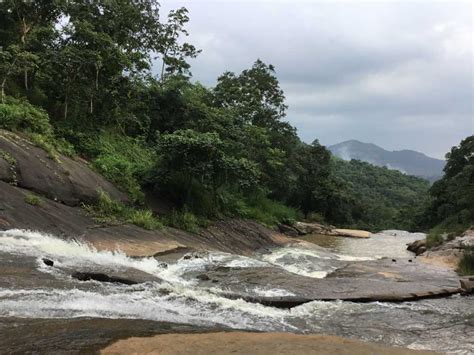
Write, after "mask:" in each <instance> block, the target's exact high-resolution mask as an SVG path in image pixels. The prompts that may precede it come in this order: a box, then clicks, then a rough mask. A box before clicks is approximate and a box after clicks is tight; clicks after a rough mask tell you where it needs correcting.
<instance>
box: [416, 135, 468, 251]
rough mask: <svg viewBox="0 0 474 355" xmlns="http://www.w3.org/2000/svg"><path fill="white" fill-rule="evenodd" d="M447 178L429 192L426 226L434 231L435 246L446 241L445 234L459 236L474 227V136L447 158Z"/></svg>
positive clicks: (431, 240)
mask: <svg viewBox="0 0 474 355" xmlns="http://www.w3.org/2000/svg"><path fill="white" fill-rule="evenodd" d="M446 160H447V163H446V167H445V168H444V176H443V178H442V179H441V180H438V181H436V182H435V183H434V184H433V186H432V187H431V189H430V195H431V196H432V202H431V204H430V205H429V207H428V209H427V211H426V213H425V216H424V217H425V219H424V223H425V224H426V225H428V226H430V227H434V228H433V229H432V230H431V233H430V238H429V241H430V243H431V244H432V245H436V244H439V243H441V242H442V241H443V238H442V234H443V233H445V232H452V233H454V234H459V233H461V232H463V231H464V230H466V228H467V227H469V226H471V225H473V224H474V136H469V137H467V138H466V139H464V140H463V141H462V142H461V143H460V144H459V146H456V147H453V148H452V149H451V151H450V152H449V153H447V154H446Z"/></svg>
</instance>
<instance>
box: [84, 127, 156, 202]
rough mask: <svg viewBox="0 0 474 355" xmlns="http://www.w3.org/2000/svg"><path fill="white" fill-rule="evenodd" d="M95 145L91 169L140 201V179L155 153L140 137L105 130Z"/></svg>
mask: <svg viewBox="0 0 474 355" xmlns="http://www.w3.org/2000/svg"><path fill="white" fill-rule="evenodd" d="M97 148H98V151H99V154H98V156H97V157H96V158H95V159H94V161H93V166H94V168H95V169H96V170H97V171H98V172H100V173H101V174H102V175H104V176H105V177H106V178H107V179H109V180H110V181H111V182H113V183H115V184H117V185H118V186H119V187H120V188H121V189H123V190H124V191H125V192H127V193H128V195H129V196H130V198H132V199H133V200H134V201H138V202H142V201H143V193H142V191H141V182H142V180H143V179H144V177H145V175H146V174H147V173H148V172H149V171H150V170H151V169H152V168H153V167H154V165H155V163H156V155H155V153H154V152H153V151H152V150H150V149H148V148H146V147H145V144H144V143H143V142H142V141H141V140H139V139H134V138H130V137H125V136H122V135H118V134H114V133H107V132H106V133H103V134H101V135H100V137H99V139H98V141H97Z"/></svg>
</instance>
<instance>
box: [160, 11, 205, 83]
mask: <svg viewBox="0 0 474 355" xmlns="http://www.w3.org/2000/svg"><path fill="white" fill-rule="evenodd" d="M188 21H189V17H188V10H187V9H186V8H184V7H181V8H179V9H177V10H171V11H170V12H169V14H168V21H167V23H166V24H163V26H162V31H161V40H160V41H158V42H157V46H156V51H157V52H158V54H159V55H161V61H162V64H161V75H160V81H161V83H162V84H163V82H164V80H165V78H166V75H165V73H166V74H167V75H171V74H176V73H177V74H180V75H183V74H185V73H187V72H188V71H189V68H190V65H189V64H188V63H187V62H186V58H195V57H196V56H197V55H198V54H199V53H200V52H201V51H200V50H197V49H196V48H195V47H194V46H193V45H191V44H189V43H186V42H185V43H180V42H179V41H178V40H179V38H182V37H183V36H188V32H187V31H186V29H185V28H184V26H185V25H186V23H188Z"/></svg>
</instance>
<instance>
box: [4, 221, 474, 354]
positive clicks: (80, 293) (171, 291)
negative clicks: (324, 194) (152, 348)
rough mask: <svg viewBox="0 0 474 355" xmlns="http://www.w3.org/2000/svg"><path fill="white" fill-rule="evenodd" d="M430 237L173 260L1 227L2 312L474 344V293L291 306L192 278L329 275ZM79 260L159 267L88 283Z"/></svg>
mask: <svg viewBox="0 0 474 355" xmlns="http://www.w3.org/2000/svg"><path fill="white" fill-rule="evenodd" d="M422 237H423V235H421V234H409V233H406V232H400V231H387V232H383V233H381V234H378V235H375V236H373V237H372V238H371V239H367V240H361V239H349V238H334V237H326V238H323V237H321V236H310V237H307V238H306V239H307V240H308V241H312V242H313V243H316V244H318V245H319V246H316V245H315V246H314V247H309V248H308V247H291V248H281V249H278V250H275V251H273V252H272V253H267V254H261V255H254V256H253V257H242V256H236V255H231V254H226V253H209V254H205V255H204V256H203V257H199V258H181V259H180V260H178V261H177V262H176V263H172V264H169V265H168V266H166V265H164V264H163V263H162V262H161V261H160V260H157V259H155V258H140V259H137V258H130V257H127V256H126V255H124V254H122V253H120V252H116V253H113V252H105V251H97V250H95V249H93V248H91V247H90V246H88V245H86V244H83V243H81V242H77V241H65V240H62V239H59V238H56V237H54V236H50V235H45V234H41V233H36V232H30V231H23V230H10V231H6V232H0V260H1V262H2V265H3V267H4V270H6V271H4V275H2V274H0V276H2V278H3V280H1V279H0V318H3V319H5V318H9V317H11V318H27V319H33V318H78V317H94V318H111V319H119V318H125V319H143V320H151V321H166V322H174V323H184V324H192V325H196V326H212V327H214V326H220V327H230V328H236V329H246V330H261V331H291V332H300V333H324V334H334V335H340V336H345V337H352V338H356V339H362V340H366V341H372V342H379V343H383V344H388V345H398V346H405V347H409V348H412V349H433V350H438V351H445V352H451V353H460V354H470V353H474V298H473V297H462V296H452V297H449V298H442V299H431V300H421V301H417V302H404V303H384V302H373V303H353V302H342V301H333V302H322V301H313V302H310V303H306V304H303V305H301V306H298V307H294V308H292V309H289V310H287V309H277V308H273V307H267V306H263V305H259V304H255V303H248V302H246V301H243V300H241V299H237V300H231V299H227V298H225V297H223V296H221V294H222V292H223V291H225V290H221V289H219V287H218V285H213V286H212V287H201V286H199V285H198V282H197V280H196V279H195V278H190V277H187V274H189V273H192V272H196V271H203V270H206V269H207V268H209V266H224V267H228V268H234V267H240V268H245V267H253V268H258V267H263V266H268V265H277V266H279V267H282V268H284V269H286V270H287V271H289V272H291V273H295V274H300V275H305V276H309V277H315V278H321V277H324V276H325V275H326V274H327V273H329V272H331V271H332V270H335V269H336V268H337V267H339V266H340V265H342V264H343V263H347V262H349V261H357V260H370V259H374V258H380V257H404V256H410V254H409V253H408V252H406V250H405V248H406V243H408V242H410V241H413V240H416V239H419V238H422ZM44 257H46V258H49V259H51V260H54V262H55V267H53V268H51V267H48V266H46V265H45V264H44V263H43V261H42V258H44ZM30 269H31V270H32V271H28V272H25V270H30ZM78 269H79V270H83V269H94V270H98V269H100V270H106V271H108V272H111V271H115V272H117V271H123V272H130V270H134V272H140V273H141V275H148V276H150V281H148V282H145V283H140V284H136V285H120V284H107V283H99V282H95V281H89V282H80V281H77V280H75V279H73V278H71V276H70V273H68V270H78ZM154 278H155V279H156V280H157V281H154ZM248 292H249V293H251V294H255V295H262V296H285V295H289V291H288V290H285V289H280V288H264V287H251V286H249V289H248ZM0 352H1V351H0Z"/></svg>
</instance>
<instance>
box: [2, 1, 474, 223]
mask: <svg viewBox="0 0 474 355" xmlns="http://www.w3.org/2000/svg"><path fill="white" fill-rule="evenodd" d="M161 15H162V14H161V11H160V7H159V4H158V2H157V1H156V0H142V1H139V2H131V1H108V0H97V1H76V0H68V1H66V0H46V1H22V0H5V1H2V2H0V44H1V48H0V84H1V103H0V128H5V129H10V130H18V131H22V132H25V133H26V134H29V136H30V137H31V139H32V140H33V141H34V142H36V143H37V144H38V145H40V146H42V147H43V148H45V149H47V150H48V152H50V156H51V157H52V158H54V157H55V156H56V154H57V151H60V152H62V153H66V154H69V155H73V154H79V155H81V156H82V157H84V158H87V159H89V160H90V161H91V166H92V167H93V168H95V169H96V170H98V171H99V172H101V173H102V174H103V175H104V176H106V177H107V178H108V179H109V180H111V181H113V182H114V183H116V184H117V186H119V187H120V188H121V189H123V190H124V191H126V192H127V193H128V194H129V195H130V197H131V198H132V200H133V201H134V203H136V204H137V205H141V204H143V203H144V202H145V200H146V199H145V198H144V192H145V191H146V193H147V194H150V195H154V198H155V199H158V200H160V201H165V202H166V204H167V205H168V207H169V208H168V213H167V216H164V217H163V218H162V219H161V220H162V221H164V222H165V223H167V224H169V225H174V226H178V227H179V226H181V227H183V228H186V229H188V230H195V229H196V228H197V226H199V225H205V224H206V223H207V220H208V219H211V218H215V217H218V216H241V217H247V218H254V219H258V220H260V221H262V222H264V223H266V224H269V225H274V224H277V223H279V222H286V223H291V222H292V221H293V220H295V219H298V218H303V217H307V218H309V219H311V218H314V219H318V220H324V221H326V222H329V223H334V224H338V225H346V226H359V227H364V228H369V229H378V228H385V227H401V228H410V229H412V228H415V227H414V224H413V218H414V216H416V215H417V213H418V209H419V206H420V202H421V201H424V195H425V192H426V189H427V183H426V182H424V181H422V180H420V179H416V178H412V177H408V176H404V175H402V174H400V173H397V172H393V171H389V170H387V169H381V168H375V167H372V166H370V165H368V164H364V163H360V162H350V163H345V162H341V161H334V160H333V159H332V158H331V155H330V153H329V152H328V151H327V150H326V148H324V147H323V146H321V145H320V144H319V142H318V141H317V140H315V141H314V142H313V143H312V144H305V143H303V142H301V141H300V140H299V138H298V136H297V135H296V130H295V128H294V127H292V126H291V125H290V124H289V123H288V122H287V121H286V120H285V115H286V109H287V106H286V104H285V96H284V93H283V91H282V90H281V88H280V85H279V82H278V79H277V77H276V73H275V68H274V67H273V66H272V65H268V64H265V63H263V62H262V61H260V60H257V61H256V62H255V63H254V64H253V66H252V67H251V68H249V69H246V70H244V71H242V72H241V73H232V72H226V73H224V74H223V75H221V76H220V77H219V78H218V79H217V84H216V86H215V87H212V88H208V87H204V86H203V85H201V84H199V83H193V82H191V80H190V77H191V72H190V69H191V68H190V65H189V63H188V61H189V59H191V58H194V57H195V56H197V55H198V54H199V50H198V49H196V48H195V47H194V46H193V45H191V44H189V43H187V42H186V41H185V37H186V36H187V32H186V29H185V27H186V24H187V22H188V21H189V18H188V15H187V10H186V9H185V8H180V9H177V10H174V11H171V12H170V13H169V14H167V16H166V17H165V18H164V19H163V17H162V16H161ZM157 63H158V65H156V64H157ZM156 72H158V75H157V76H154V75H153V74H154V73H156ZM452 155H453V157H454V155H456V154H455V153H452ZM449 169H450V170H449V171H450V173H449V174H450V176H451V175H452V174H455V175H456V174H457V173H454V170H456V168H454V167H453V168H449ZM453 169H454V170H453ZM451 171H452V172H451ZM467 173H468V172H466V173H465V174H467ZM456 176H457V175H456ZM463 176H464V175H462V176H460V177H456V179H459V181H461V180H462V181H464V180H463V179H465V178H466V177H465V176H464V177H463ZM434 188H435V189H438V190H440V189H442V187H441V185H436V187H434ZM449 194H451V192H450V193H448V195H449ZM440 196H441V195H440ZM441 206H445V207H441ZM449 206H450V205H449ZM456 206H457V207H453V208H458V207H459V208H460V210H459V213H461V214H465V212H463V211H464V210H465V208H464V207H463V206H464V205H462V206H458V205H456ZM433 208H435V207H433ZM436 209H442V210H443V211H447V210H449V208H447V207H446V203H443V204H441V205H439V206H438V207H436ZM88 210H89V211H90V213H92V214H94V215H95V216H96V218H99V219H104V218H106V217H110V216H108V215H113V216H115V217H116V218H119V219H120V220H125V221H133V222H134V223H136V224H140V225H142V226H145V227H146V228H154V227H157V226H159V225H160V223H159V222H158V221H157V220H155V216H153V215H152V214H151V212H150V211H148V210H146V209H138V210H137V209H135V210H134V209H130V208H129V206H123V205H120V204H117V203H115V202H114V201H110V199H109V198H108V197H107V196H104V195H101V199H100V201H98V205H97V206H95V207H94V206H93V207H91V206H88ZM456 211H457V210H456ZM443 213H448V212H443Z"/></svg>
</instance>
